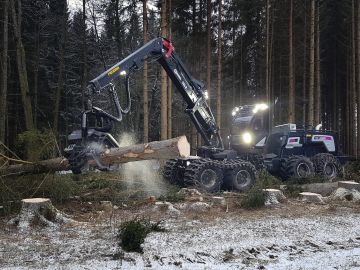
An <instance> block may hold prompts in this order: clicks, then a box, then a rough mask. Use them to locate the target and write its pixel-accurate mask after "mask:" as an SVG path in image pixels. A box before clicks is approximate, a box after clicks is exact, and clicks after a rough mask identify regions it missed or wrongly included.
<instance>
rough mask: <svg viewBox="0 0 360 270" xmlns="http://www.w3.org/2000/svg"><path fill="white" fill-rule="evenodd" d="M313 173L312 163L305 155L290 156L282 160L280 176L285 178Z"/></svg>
mask: <svg viewBox="0 0 360 270" xmlns="http://www.w3.org/2000/svg"><path fill="white" fill-rule="evenodd" d="M314 175H315V169H314V165H313V163H312V162H311V160H310V159H309V158H307V157H305V156H291V157H289V158H287V159H284V160H283V161H282V164H281V177H282V178H283V179H285V180H287V179H289V178H308V177H313V176H314Z"/></svg>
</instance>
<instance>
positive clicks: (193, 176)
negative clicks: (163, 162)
mask: <svg viewBox="0 0 360 270" xmlns="http://www.w3.org/2000/svg"><path fill="white" fill-rule="evenodd" d="M222 182H223V172H222V170H221V168H220V167H219V165H218V164H217V162H216V161H213V160H211V159H205V158H200V159H195V160H193V161H191V163H190V164H189V166H187V167H186V169H185V173H184V183H185V184H186V186H192V187H195V188H197V189H199V190H201V191H204V192H210V193H211V192H218V191H219V190H220V187H221V184H222Z"/></svg>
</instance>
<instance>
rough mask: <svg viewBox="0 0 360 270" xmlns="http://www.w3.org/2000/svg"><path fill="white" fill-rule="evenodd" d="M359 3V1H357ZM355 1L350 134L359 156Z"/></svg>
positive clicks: (353, 3) (355, 152)
mask: <svg viewBox="0 0 360 270" xmlns="http://www.w3.org/2000/svg"><path fill="white" fill-rule="evenodd" d="M356 2H357V1H356ZM355 20H356V18H355V1H354V0H353V1H352V18H351V31H352V35H351V41H352V42H351V43H352V46H351V59H352V72H351V74H352V77H351V86H352V87H351V99H350V102H351V107H350V108H351V110H350V112H351V129H352V130H351V133H350V136H351V137H350V138H351V148H350V149H351V154H352V155H356V156H357V147H356V143H357V140H356V136H355V134H356V124H357V121H356V118H357V117H356V115H355V105H356V40H355V39H356V30H355Z"/></svg>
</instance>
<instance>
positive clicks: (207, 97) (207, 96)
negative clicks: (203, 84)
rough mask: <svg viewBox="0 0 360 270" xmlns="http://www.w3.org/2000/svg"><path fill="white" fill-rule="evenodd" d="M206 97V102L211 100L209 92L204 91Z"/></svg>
mask: <svg viewBox="0 0 360 270" xmlns="http://www.w3.org/2000/svg"><path fill="white" fill-rule="evenodd" d="M204 97H205V99H206V100H208V99H209V92H208V91H207V90H205V91H204Z"/></svg>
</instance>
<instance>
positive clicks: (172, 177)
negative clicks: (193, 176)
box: [163, 159, 185, 186]
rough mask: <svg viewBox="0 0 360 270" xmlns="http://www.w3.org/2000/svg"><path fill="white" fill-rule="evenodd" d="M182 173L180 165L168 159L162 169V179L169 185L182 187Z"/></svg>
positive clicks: (182, 168) (177, 161) (175, 160)
mask: <svg viewBox="0 0 360 270" xmlns="http://www.w3.org/2000/svg"><path fill="white" fill-rule="evenodd" d="M184 172H185V168H184V167H183V166H182V163H181V162H180V161H179V160H177V159H170V160H168V161H166V163H165V166H164V168H163V176H164V178H165V179H166V180H167V181H168V182H169V183H171V184H176V185H180V186H183V185H184Z"/></svg>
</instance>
